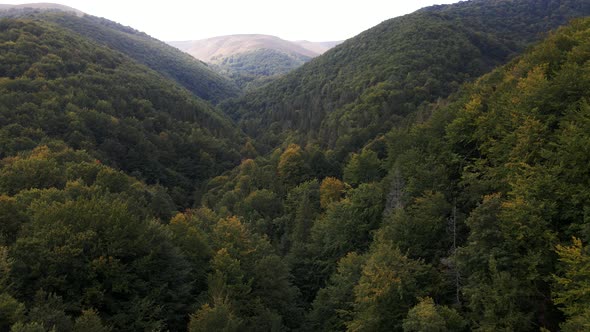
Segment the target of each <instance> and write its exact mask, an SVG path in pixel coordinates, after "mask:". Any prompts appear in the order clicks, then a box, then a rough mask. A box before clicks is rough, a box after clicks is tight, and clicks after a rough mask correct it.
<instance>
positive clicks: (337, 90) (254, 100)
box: [223, 0, 590, 155]
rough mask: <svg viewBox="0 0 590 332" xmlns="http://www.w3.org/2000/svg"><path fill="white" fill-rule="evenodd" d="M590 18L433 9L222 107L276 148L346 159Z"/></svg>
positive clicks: (551, 1)
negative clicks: (320, 149) (316, 149)
mask: <svg viewBox="0 0 590 332" xmlns="http://www.w3.org/2000/svg"><path fill="white" fill-rule="evenodd" d="M588 14H590V8H589V7H588V4H586V3H583V4H582V3H580V2H579V1H574V0H568V1H558V0H544V1H541V2H539V1H529V0H526V1H525V0H522V1H518V2H517V3H512V2H508V1H470V2H464V3H459V4H454V5H447V6H433V7H430V8H428V9H425V10H421V11H418V12H415V13H413V14H410V15H406V16H403V17H398V18H394V19H391V20H388V21H385V22H383V23H381V24H380V25H377V26H375V27H373V28H371V29H369V30H367V31H365V32H363V33H361V34H359V35H358V36H356V37H354V38H351V39H349V40H347V41H345V42H344V43H342V44H340V45H338V46H336V47H335V48H333V49H331V50H329V51H328V52H326V53H325V54H324V55H322V56H321V57H319V58H317V59H314V60H313V61H310V62H309V63H307V64H306V65H304V66H302V67H301V68H299V69H297V70H295V71H293V72H291V73H289V74H287V75H285V76H284V77H282V78H279V79H277V80H276V81H273V82H272V83H270V84H268V85H266V86H263V87H262V88H260V89H257V90H254V91H251V92H249V93H246V95H245V96H243V97H241V98H240V99H238V100H235V101H232V102H229V103H226V104H225V105H224V107H223V108H224V110H225V111H226V112H227V113H228V114H230V115H231V116H232V117H233V118H235V119H237V120H239V121H240V124H241V126H242V128H243V129H244V130H245V131H246V132H247V133H248V134H250V136H252V137H255V138H257V139H258V140H259V141H260V142H264V143H265V144H268V148H273V147H275V146H277V145H279V144H281V143H282V142H284V141H285V140H286V139H287V138H292V137H296V142H298V143H300V144H305V143H307V142H318V143H319V144H322V145H323V146H326V147H330V148H335V149H336V150H339V151H344V152H345V153H343V154H344V155H346V152H351V151H355V150H357V149H359V148H361V147H362V146H364V145H365V144H366V143H367V142H369V141H370V140H371V139H373V138H375V137H377V136H378V135H379V134H383V133H385V132H387V131H388V130H390V129H391V127H392V126H398V125H400V123H402V122H403V118H404V117H406V116H407V115H408V114H411V113H413V112H415V111H416V110H421V109H423V108H424V106H425V104H426V103H430V102H436V101H437V99H439V98H445V97H447V96H448V95H449V94H451V93H452V92H455V91H457V89H458V88H459V86H460V85H461V83H463V82H466V81H469V80H472V79H475V78H477V77H478V76H480V75H482V74H484V73H486V72H488V71H489V70H491V69H492V68H494V67H496V66H498V65H499V64H502V63H504V62H505V61H506V60H507V59H509V58H510V57H511V56H513V55H515V54H516V53H517V52H519V51H522V50H523V49H525V48H526V47H527V46H528V45H529V44H530V43H531V42H533V41H536V40H539V39H540V37H541V36H542V35H543V34H544V33H546V32H547V31H549V30H551V29H554V28H556V27H558V26H560V25H562V24H565V23H567V21H568V19H570V18H572V17H580V16H584V15H588Z"/></svg>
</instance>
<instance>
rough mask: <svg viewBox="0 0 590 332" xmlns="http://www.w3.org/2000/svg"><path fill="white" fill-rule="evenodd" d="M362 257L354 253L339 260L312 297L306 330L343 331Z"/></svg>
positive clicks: (362, 261) (351, 306) (349, 313)
mask: <svg viewBox="0 0 590 332" xmlns="http://www.w3.org/2000/svg"><path fill="white" fill-rule="evenodd" d="M364 261H365V257H364V256H361V255H359V254H357V253H355V252H352V253H349V254H348V255H346V256H344V257H342V259H340V260H339V261H338V268H337V270H336V272H335V273H334V274H332V276H330V280H329V281H328V283H327V284H326V286H325V287H324V288H322V289H320V290H319V291H318V293H317V296H316V297H315V299H314V301H313V304H312V310H311V312H310V313H309V314H308V322H309V327H308V328H309V330H312V331H326V332H328V331H342V330H345V329H346V322H348V321H350V320H352V317H353V311H354V306H353V304H354V291H353V290H354V286H355V285H356V284H357V283H358V281H359V279H360V277H361V272H362V269H363V265H364Z"/></svg>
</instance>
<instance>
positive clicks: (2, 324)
mask: <svg viewBox="0 0 590 332" xmlns="http://www.w3.org/2000/svg"><path fill="white" fill-rule="evenodd" d="M24 317H25V305H24V304H22V303H20V302H18V301H17V300H16V299H15V298H13V297H12V296H10V295H8V294H6V293H0V329H1V330H3V331H7V330H8V329H9V328H10V327H11V326H12V325H13V324H16V323H17V322H20V321H23V319H24Z"/></svg>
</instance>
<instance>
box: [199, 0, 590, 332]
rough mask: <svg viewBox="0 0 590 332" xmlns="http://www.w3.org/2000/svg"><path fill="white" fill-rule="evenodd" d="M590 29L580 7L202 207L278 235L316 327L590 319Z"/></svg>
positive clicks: (257, 169)
mask: <svg viewBox="0 0 590 332" xmlns="http://www.w3.org/2000/svg"><path fill="white" fill-rule="evenodd" d="M479 3H480V4H481V3H482V2H479ZM511 3H512V4H514V2H511ZM521 3H522V2H521ZM529 4H531V5H533V7H534V6H535V5H536V2H532V1H531V2H529ZM509 7H510V8H512V6H509ZM533 7H528V8H529V9H532V8H533ZM557 8H559V7H557ZM471 9H472V10H473V9H474V8H471ZM562 9H563V7H562ZM470 12H471V11H470ZM522 14H523V15H524V14H526V12H525V11H523V12H522ZM549 17H550V15H547V16H545V19H542V20H539V21H536V22H538V23H541V22H542V23H543V24H546V21H544V20H546V19H549ZM421 23H422V25H424V23H425V22H421ZM515 24H516V25H517V26H518V27H522V26H521V25H520V21H519V20H516V21H515ZM504 31H506V32H509V30H508V29H507V30H504ZM517 32H518V31H510V33H513V34H515V35H516V36H520V37H519V38H523V37H522V35H519V34H518V33H517ZM413 36H415V34H413ZM589 36H590V19H589V18H585V19H577V20H573V21H572V22H570V24H569V25H568V26H566V27H563V28H559V29H558V30H557V31H555V32H550V33H548V34H547V36H546V37H545V38H544V40H543V41H542V42H540V43H539V44H535V45H533V46H529V47H528V48H527V51H526V52H524V54H520V55H516V56H514V57H513V58H511V59H510V60H509V61H508V63H507V64H505V65H502V66H498V67H497V68H495V69H493V70H492V71H491V72H488V73H486V74H484V75H483V76H481V77H478V78H476V79H474V80H473V81H471V82H468V83H465V84H463V85H461V87H459V88H457V91H456V92H455V93H454V94H453V95H451V96H450V97H448V98H445V99H438V100H437V101H436V103H435V104H434V105H430V106H429V107H428V108H425V109H423V110H417V111H415V112H416V113H414V115H413V116H410V117H408V118H407V119H406V121H405V123H403V124H399V125H396V126H391V127H389V128H387V129H385V133H384V134H383V135H382V136H380V137H378V138H377V139H374V140H371V141H370V143H369V144H367V145H365V146H363V148H362V149H359V150H357V151H354V152H353V153H351V154H349V155H348V156H347V158H346V159H345V160H344V161H342V162H340V161H339V159H338V158H335V156H334V152H333V151H330V150H324V149H321V147H319V146H318V145H314V144H307V145H306V146H299V145H297V144H289V145H288V146H284V147H278V148H276V149H274V150H272V152H270V153H269V154H267V155H266V156H264V157H257V158H255V159H247V160H244V161H243V162H242V164H241V165H240V166H239V167H236V168H235V169H234V170H232V171H230V172H227V173H225V174H223V175H222V176H219V177H216V178H214V179H212V180H211V181H209V183H208V184H207V189H208V191H207V193H206V194H205V195H203V199H202V204H204V205H205V206H206V207H208V208H211V209H213V210H214V211H217V212H218V213H229V214H232V215H237V216H239V217H240V218H241V220H242V222H243V223H244V224H246V225H249V226H250V227H251V228H252V229H255V230H257V232H259V233H263V234H265V235H266V236H267V237H268V238H269V239H270V240H271V243H272V244H273V245H274V246H275V248H277V251H278V252H280V253H281V254H282V255H283V259H284V261H286V262H287V263H288V266H289V267H290V271H291V273H292V274H293V276H294V279H293V283H294V284H295V285H296V286H297V287H298V289H299V290H300V291H301V294H302V298H303V299H304V306H305V303H308V304H309V303H310V304H311V305H310V306H309V307H308V308H309V310H308V312H307V315H306V319H305V320H304V323H303V326H302V327H301V329H302V330H304V331H433V330H438V331H473V330H475V331H500V330H503V331H537V330H539V329H543V330H545V329H546V330H549V331H583V330H586V329H587V328H586V327H587V326H588V324H589V322H590V320H589V319H588V304H589V303H590V296H589V292H588V282H589V281H590V274H589V273H588V268H589V267H590V245H588V243H590V233H589V232H588V220H587V218H586V217H585V214H586V213H587V212H586V211H587V210H588V208H589V207H590V190H589V189H588V184H589V183H590V173H589V172H588V167H587V165H588V162H589V160H590V150H589V149H588V146H589V145H588V143H589V142H590V106H589V102H588V100H589V98H590V48H589V46H590V38H588V37H589ZM434 45H435V46H436V44H434ZM447 45H448V46H453V44H447ZM343 46H346V43H345V44H344V45H343ZM337 51H338V47H337V48H336V49H335V50H334V53H337ZM428 51H429V52H431V50H430V49H429V50H428ZM439 51H440V49H439ZM367 56H369V55H367ZM320 59H321V57H320ZM437 60H438V59H437ZM314 61H315V60H314ZM435 64H436V62H433V63H432V64H431V65H435ZM306 66H308V65H306ZM304 67H305V66H304ZM292 88H294V87H292ZM286 102H288V100H287V101H286ZM352 124H355V122H352ZM375 134H376V133H375ZM340 169H341V170H340ZM198 321H199V322H203V321H204V318H203V319H201V320H198Z"/></svg>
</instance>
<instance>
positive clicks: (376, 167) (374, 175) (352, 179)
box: [344, 150, 383, 185]
mask: <svg viewBox="0 0 590 332" xmlns="http://www.w3.org/2000/svg"><path fill="white" fill-rule="evenodd" d="M382 174H383V171H382V168H381V162H380V160H379V158H378V157H377V154H376V153H375V152H373V151H371V150H363V151H362V152H361V153H360V154H357V153H353V154H352V156H351V157H350V161H348V164H346V166H345V167H344V181H345V182H347V183H350V184H352V185H359V184H361V183H366V182H373V181H378V180H380V179H381V177H382Z"/></svg>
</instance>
